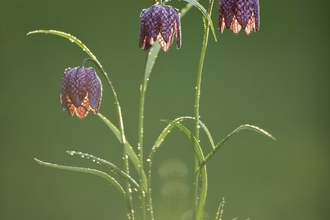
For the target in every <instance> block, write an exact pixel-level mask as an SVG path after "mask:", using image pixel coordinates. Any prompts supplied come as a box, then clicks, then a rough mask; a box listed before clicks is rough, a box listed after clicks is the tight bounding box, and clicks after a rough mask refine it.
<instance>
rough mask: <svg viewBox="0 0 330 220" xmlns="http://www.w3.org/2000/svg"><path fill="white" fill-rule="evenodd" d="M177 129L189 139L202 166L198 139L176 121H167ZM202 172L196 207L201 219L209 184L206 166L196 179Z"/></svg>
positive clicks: (201, 154) (197, 215)
mask: <svg viewBox="0 0 330 220" xmlns="http://www.w3.org/2000/svg"><path fill="white" fill-rule="evenodd" d="M165 122H167V123H169V124H171V125H173V126H175V127H177V128H179V129H180V130H181V131H182V132H183V133H184V134H185V135H186V137H187V138H188V140H189V141H190V142H191V144H192V145H193V148H194V151H195V154H196V158H197V160H198V162H199V164H201V163H202V162H203V161H204V155H203V151H202V148H201V146H200V145H199V143H198V140H197V139H196V137H195V136H194V135H193V134H192V133H191V132H190V131H189V129H188V128H186V127H185V126H183V125H182V124H180V123H178V122H175V121H165ZM199 171H200V178H201V187H200V196H199V198H198V200H197V205H196V218H197V219H200V218H201V217H202V214H203V210H204V205H205V201H206V194H207V184H208V179H207V171H206V166H203V167H202V168H201V169H200V170H198V172H195V178H196V177H197V176H198V175H199Z"/></svg>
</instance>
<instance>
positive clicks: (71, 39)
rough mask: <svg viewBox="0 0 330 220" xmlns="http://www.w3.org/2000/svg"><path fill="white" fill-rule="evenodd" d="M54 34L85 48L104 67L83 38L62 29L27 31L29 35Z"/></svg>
mask: <svg viewBox="0 0 330 220" xmlns="http://www.w3.org/2000/svg"><path fill="white" fill-rule="evenodd" d="M40 33H41V34H53V35H57V36H60V37H63V38H66V39H68V40H69V41H70V42H72V43H75V44H77V45H78V46H79V47H80V48H81V49H83V51H85V52H86V53H87V54H88V55H89V56H90V58H92V59H93V60H94V61H95V62H96V63H97V64H98V65H99V66H100V67H102V65H101V63H100V62H99V61H98V60H97V58H96V56H94V54H93V53H92V52H91V51H90V50H89V49H88V47H87V46H86V45H85V44H83V43H82V42H81V40H79V39H78V38H76V37H75V36H72V35H71V34H68V33H65V32H62V31H56V30H35V31H30V32H29V33H27V35H30V34H40Z"/></svg>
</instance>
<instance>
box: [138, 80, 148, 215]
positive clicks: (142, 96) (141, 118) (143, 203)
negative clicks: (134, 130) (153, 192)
mask: <svg viewBox="0 0 330 220" xmlns="http://www.w3.org/2000/svg"><path fill="white" fill-rule="evenodd" d="M146 87H147V80H144V81H143V85H142V87H141V94H140V110H139V111H140V112H139V143H138V150H139V154H138V157H139V159H140V174H141V173H142V172H143V171H144V169H143V122H144V100H145V92H146ZM140 185H141V187H142V188H143V189H147V183H146V182H145V181H143V179H142V176H141V175H140ZM140 200H141V209H142V210H141V211H142V219H145V217H146V201H145V196H141V197H140Z"/></svg>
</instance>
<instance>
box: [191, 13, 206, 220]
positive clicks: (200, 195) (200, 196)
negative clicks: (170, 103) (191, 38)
mask: <svg viewBox="0 0 330 220" xmlns="http://www.w3.org/2000/svg"><path fill="white" fill-rule="evenodd" d="M203 21H204V39H203V46H202V51H201V56H200V60H199V65H198V72H197V82H196V95H195V137H196V139H197V141H199V127H200V126H199V118H200V114H199V102H200V93H201V82H202V73H203V65H204V59H205V53H206V48H207V42H208V38H209V25H208V22H207V20H206V19H205V18H203ZM198 167H199V162H198V160H197V158H195V170H196V169H197V168H198ZM204 168H205V167H204ZM203 174H204V175H203ZM205 174H206V171H205V172H201V189H200V190H199V173H196V175H195V182H194V184H195V190H194V198H195V199H194V201H196V204H195V205H196V206H195V210H194V214H195V219H196V220H199V219H202V215H203V210H204V205H205V200H206V193H207V176H206V175H205Z"/></svg>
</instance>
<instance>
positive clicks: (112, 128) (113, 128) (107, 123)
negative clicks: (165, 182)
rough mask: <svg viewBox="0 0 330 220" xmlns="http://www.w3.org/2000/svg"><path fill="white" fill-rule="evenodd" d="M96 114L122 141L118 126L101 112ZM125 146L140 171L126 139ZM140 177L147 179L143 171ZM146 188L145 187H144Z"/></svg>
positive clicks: (135, 156) (136, 157)
mask: <svg viewBox="0 0 330 220" xmlns="http://www.w3.org/2000/svg"><path fill="white" fill-rule="evenodd" d="M97 115H98V116H99V117H100V118H101V119H102V121H103V122H104V123H105V124H106V125H107V126H108V127H109V128H110V130H111V131H112V132H113V133H114V135H115V136H116V138H117V139H118V141H119V142H120V143H122V140H121V133H120V131H119V130H118V128H117V127H116V126H115V125H114V124H113V123H112V122H111V121H109V120H108V119H107V118H106V117H104V116H103V115H102V114H101V113H97ZM124 145H125V148H126V152H127V153H128V155H129V157H130V159H131V161H132V163H133V165H134V167H135V169H136V170H137V171H138V172H140V169H139V164H140V161H139V158H138V156H137V155H136V153H135V151H134V149H133V148H132V146H131V145H130V143H129V142H128V141H126V142H125V144H124ZM141 175H142V178H143V179H144V180H145V181H146V180H147V176H146V174H145V172H144V171H143V172H142V174H141ZM144 190H146V189H144Z"/></svg>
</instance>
